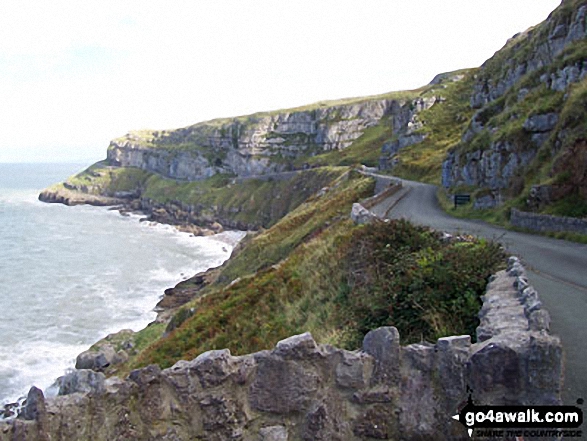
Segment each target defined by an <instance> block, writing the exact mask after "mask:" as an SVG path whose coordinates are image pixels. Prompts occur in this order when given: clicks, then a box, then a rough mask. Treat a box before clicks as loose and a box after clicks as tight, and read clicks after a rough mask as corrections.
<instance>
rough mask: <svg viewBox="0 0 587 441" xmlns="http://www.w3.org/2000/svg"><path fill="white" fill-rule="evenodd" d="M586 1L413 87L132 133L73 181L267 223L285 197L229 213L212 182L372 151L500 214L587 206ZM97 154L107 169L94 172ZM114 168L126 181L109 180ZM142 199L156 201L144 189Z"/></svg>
mask: <svg viewBox="0 0 587 441" xmlns="http://www.w3.org/2000/svg"><path fill="white" fill-rule="evenodd" d="M586 11H587V2H585V1H584V0H565V1H563V2H562V4H561V6H560V7H559V8H557V9H556V10H555V11H553V13H552V14H551V15H550V16H549V17H548V19H547V20H545V21H544V22H543V23H541V24H539V25H537V26H535V27H534V28H532V29H528V30H526V31H525V32H522V33H520V34H517V35H516V36H514V37H512V38H511V39H510V40H509V41H508V42H507V43H506V45H505V46H504V47H503V48H502V49H501V50H500V51H498V52H497V53H496V54H495V55H494V56H493V57H492V58H490V59H489V60H487V61H486V62H485V63H484V64H483V65H482V66H481V67H479V68H475V69H466V70H462V71H458V72H452V73H446V74H440V75H437V76H436V77H435V78H434V79H433V81H432V82H431V83H430V84H428V85H426V86H423V87H422V88H420V89H417V90H412V91H404V92H391V93H388V94H384V95H378V96H372V97H362V98H352V99H345V100H338V101H327V102H320V103H315V104H312V105H308V106H304V107H300V108H295V109H286V110H278V111H271V112H261V113H257V114H254V115H248V116H241V117H234V118H224V119H217V120H213V121H208V122H202V123H198V124H194V125H192V126H188V127H184V128H181V129H175V130H164V131H149V130H145V131H140V132H130V133H128V134H126V135H124V136H122V137H120V138H117V139H115V140H113V141H112V142H111V143H110V146H109V147H108V152H107V159H106V161H105V162H103V163H102V164H101V165H96V166H95V167H94V169H90V170H89V171H88V172H87V173H85V174H82V175H80V176H79V177H77V178H73V179H71V180H70V181H69V183H68V184H69V186H68V189H69V190H73V191H81V192H82V193H90V194H94V195H102V196H108V197H113V196H116V194H117V193H118V194H119V195H120V194H121V193H120V191H122V192H123V193H122V194H125V193H126V195H127V196H128V195H129V194H132V195H133V197H136V196H140V195H145V200H146V199H147V198H148V199H151V200H153V201H154V202H155V204H158V203H160V202H163V203H169V202H172V201H173V202H174V203H176V205H181V204H182V203H184V204H185V203H188V202H189V201H193V194H194V192H196V193H198V194H199V195H200V198H201V199H203V200H204V201H205V202H203V203H202V204H201V205H202V206H201V207H199V208H192V209H191V210H190V211H191V212H202V213H204V214H203V215H202V216H200V217H198V216H196V217H195V218H194V219H196V218H197V219H196V220H202V221H205V222H208V223H209V222H210V221H212V220H217V221H219V222H220V223H223V222H224V223H227V226H232V227H234V226H238V225H240V226H241V227H242V226H245V225H246V224H247V223H248V224H249V225H250V226H254V225H256V226H258V225H259V224H261V225H263V226H267V225H269V224H271V223H272V222H275V221H276V220H277V219H278V218H279V217H280V216H281V215H283V214H285V213H286V212H287V210H279V214H276V215H268V216H266V218H267V219H269V222H267V221H265V222H261V223H259V222H256V223H255V222H253V219H254V218H255V215H254V214H251V215H250V216H249V215H247V214H241V215H240V216H238V217H240V219H233V218H234V216H233V215H232V214H231V213H226V210H223V208H226V209H228V210H229V211H230V210H232V211H233V212H236V211H237V210H239V209H240V210H241V211H242V209H243V207H242V204H240V205H239V204H237V206H226V203H227V197H220V198H219V199H216V198H214V197H211V196H210V194H211V193H212V192H211V188H214V189H215V190H214V192H215V193H218V190H216V189H218V188H220V187H224V186H226V185H229V184H230V183H231V182H235V181H234V180H232V181H231V179H234V178H237V179H239V180H238V181H237V182H245V181H244V180H246V178H259V177H261V176H266V177H265V178H263V179H264V182H267V181H269V180H271V179H270V178H268V176H273V175H279V174H281V173H284V172H292V171H297V170H304V169H309V168H315V167H321V166H352V165H361V164H362V165H366V166H370V167H378V168H379V169H381V170H385V171H386V172H389V173H392V174H394V175H397V176H400V177H404V178H408V179H413V180H420V181H425V182H429V183H434V184H437V185H439V184H442V186H443V187H444V188H445V189H446V190H447V194H449V195H450V194H453V193H457V192H465V193H470V194H471V195H472V203H471V208H473V210H471V209H469V210H468V211H467V210H465V211H466V212H467V213H468V214H469V215H472V216H484V217H485V218H488V219H491V220H499V221H500V222H501V223H504V222H507V219H508V218H509V213H510V209H511V208H517V209H520V210H523V211H532V212H538V213H548V214H555V215H564V216H571V217H579V218H580V217H584V216H586V215H587V159H586V158H587V156H586V155H587V153H586V152H585V151H586V147H585V139H586V134H585V127H586V126H585V120H586V115H585V109H586V104H587V101H586V100H587V98H586V96H587V95H586V93H585V90H587V89H586V87H587V86H586V83H585V81H587V80H585V77H586V75H587V65H586V56H587V41H586V39H585V36H586V29H585V26H586V25H585V14H586ZM100 167H106V169H107V170H110V171H109V172H96V170H95V168H100ZM137 169H138V170H142V171H144V172H149V173H151V174H155V175H157V176H159V177H161V178H169V179H174V180H176V181H178V182H177V184H166V188H165V190H164V193H165V196H162V192H161V191H162V190H163V186H164V185H163V184H162V181H161V180H160V179H155V178H151V179H146V177H145V176H146V175H141V177H139V176H138V175H139V174H140V172H139V171H138V170H137ZM96 173H98V174H99V175H100V176H95V175H96ZM108 173H110V176H112V177H113V178H115V180H116V181H117V183H116V184H113V183H106V182H105V179H104V176H105V175H108ZM127 175H129V177H127ZM286 176H288V175H287V173H286ZM136 178H138V179H139V182H136V183H135V184H132V181H133V179H136ZM123 181H124V182H125V183H124V184H123ZM194 181H202V183H201V184H191V182H194ZM204 182H206V183H204ZM246 182H248V181H246ZM321 183H322V182H321ZM248 185H256V184H248ZM170 186H173V187H174V189H173V190H172V189H170V188H169V187H170ZM196 187H197V189H196ZM312 188H313V190H316V189H317V187H312ZM61 190H62V191H63V189H61ZM249 191H251V189H249ZM190 192H191V193H190ZM187 193H190V194H191V195H192V196H189V195H187ZM226 193H227V194H228V193H229V192H228V191H227V192H226ZM201 195H206V196H205V197H203V198H202V197H201ZM281 195H283V193H281ZM308 195H309V193H306V194H305V197H307V196H308ZM45 199H48V200H51V199H52V198H51V197H49V196H47V195H46V197H45ZM58 199H59V198H58ZM143 205H144V206H143V209H147V211H149V210H150V208H151V207H150V204H149V202H148V201H146V202H145V204H143ZM189 205H190V206H191V207H194V205H193V204H191V203H189ZM294 205H295V204H294ZM289 208H293V206H292V207H289ZM244 210H245V211H246V208H244ZM476 210H481V212H480V213H479V212H478V213H475V211H476ZM488 211H490V212H494V214H493V215H490V216H488V215H487V212H488ZM251 213H253V211H251ZM194 219H192V220H194ZM239 222H240V223H239Z"/></svg>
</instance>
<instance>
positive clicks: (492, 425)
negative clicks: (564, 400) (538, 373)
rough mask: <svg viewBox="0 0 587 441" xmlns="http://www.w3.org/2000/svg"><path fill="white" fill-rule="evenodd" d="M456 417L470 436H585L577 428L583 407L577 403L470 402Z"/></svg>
mask: <svg viewBox="0 0 587 441" xmlns="http://www.w3.org/2000/svg"><path fill="white" fill-rule="evenodd" d="M453 419H455V420H457V421H459V422H460V423H461V424H463V425H464V426H465V427H466V428H467V432H468V433H469V436H472V435H473V432H475V435H476V436H491V437H559V436H564V437H568V438H572V437H581V436H582V431H581V430H578V429H577V428H578V427H580V426H581V424H582V423H583V411H582V410H581V409H580V408H578V407H575V406H476V405H474V404H473V400H472V399H471V397H469V401H468V402H467V405H466V406H465V407H463V409H462V410H461V411H460V412H459V413H458V414H456V415H454V416H453Z"/></svg>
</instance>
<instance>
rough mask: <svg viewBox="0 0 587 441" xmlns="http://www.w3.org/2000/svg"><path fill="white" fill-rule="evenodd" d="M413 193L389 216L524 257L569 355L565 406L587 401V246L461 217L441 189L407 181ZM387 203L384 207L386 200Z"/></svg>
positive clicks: (564, 391)
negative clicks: (445, 206)
mask: <svg viewBox="0 0 587 441" xmlns="http://www.w3.org/2000/svg"><path fill="white" fill-rule="evenodd" d="M403 184H404V186H405V187H408V188H409V189H410V191H409V192H408V193H407V194H406V195H405V196H404V197H403V198H402V199H401V200H400V201H398V202H397V204H396V205H395V206H394V207H393V208H392V209H391V211H390V212H389V214H388V217H390V218H396V219H398V218H405V219H409V220H411V221H412V222H414V223H417V224H421V225H429V226H431V227H432V228H435V229H438V230H442V231H446V232H449V233H457V232H461V233H467V234H473V235H476V236H481V237H485V238H488V239H492V240H496V241H499V242H500V243H501V244H503V245H504V246H505V247H506V249H507V250H508V251H509V252H510V253H513V254H516V255H518V256H519V257H520V259H521V260H522V262H523V263H524V265H525V266H526V269H527V270H528V279H529V281H530V283H531V284H532V285H533V286H534V287H535V288H536V290H537V291H538V294H539V295H540V299H541V301H542V304H543V305H544V306H545V307H546V309H547V310H548V311H549V313H550V316H551V319H552V324H551V331H552V332H553V333H554V334H556V335H558V336H559V337H560V338H561V340H562V343H563V348H564V351H565V357H566V360H565V379H564V387H563V394H562V398H563V402H564V404H568V405H575V404H576V402H577V399H578V398H583V399H587V245H581V244H576V243H573V242H567V241H563V240H556V239H551V238H548V237H543V236H535V235H531V234H524V233H517V232H513V231H508V230H505V229H503V228H499V227H495V226H492V225H489V224H487V223H485V222H481V221H475V220H466V219H456V218H453V217H451V216H449V215H448V214H446V213H445V212H444V211H443V210H442V209H441V208H440V206H439V205H438V202H437V199H436V191H437V187H435V186H433V185H428V184H422V183H419V182H411V181H405V180H404V181H403ZM382 203H385V201H384V202H382Z"/></svg>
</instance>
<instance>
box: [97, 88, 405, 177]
mask: <svg viewBox="0 0 587 441" xmlns="http://www.w3.org/2000/svg"><path fill="white" fill-rule="evenodd" d="M404 104H405V102H404V101H397V100H391V99H375V100H366V101H363V102H358V103H352V104H347V105H344V104H343V105H327V104H324V106H321V105H317V106H316V107H314V108H311V109H310V110H297V111H296V110H293V111H283V112H274V113H265V114H256V115H251V116H246V117H240V118H233V119H224V120H214V121H210V122H204V123H199V124H195V125H193V126H190V127H186V128H183V129H177V130H170V131H162V132H157V131H155V132H131V133H129V134H127V135H126V136H124V137H122V138H119V139H116V140H114V141H112V142H111V143H110V146H109V147H108V161H109V163H110V164H111V165H119V166H125V167H138V168H142V169H144V170H148V171H151V172H156V173H159V174H161V175H163V176H167V177H170V178H175V179H187V180H198V179H205V178H208V177H211V176H213V175H215V174H217V173H229V174H233V175H237V176H240V177H246V176H252V175H261V174H266V173H272V172H280V171H285V170H289V169H292V168H293V167H294V166H293V162H294V161H295V160H296V159H298V158H300V157H310V156H314V155H316V154H318V153H323V152H327V151H332V150H342V149H345V148H347V147H349V146H350V145H351V144H352V143H353V142H354V141H355V140H357V139H358V138H359V137H360V136H361V135H362V134H363V132H364V131H365V130H366V129H367V128H369V127H373V126H375V125H377V124H379V123H380V121H381V119H382V118H383V117H385V116H389V115H390V114H392V113H397V112H399V111H400V109H401V108H402V106H403V105H404Z"/></svg>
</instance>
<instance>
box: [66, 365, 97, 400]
mask: <svg viewBox="0 0 587 441" xmlns="http://www.w3.org/2000/svg"><path fill="white" fill-rule="evenodd" d="M105 379H106V377H105V376H104V374H103V373H101V372H94V371H93V370H90V369H76V370H74V371H73V372H70V373H68V374H67V375H65V376H63V377H60V378H59V380H58V383H59V395H69V394H73V393H84V394H85V393H94V394H100V393H104V392H105V390H106V388H105V384H104V382H105Z"/></svg>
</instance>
